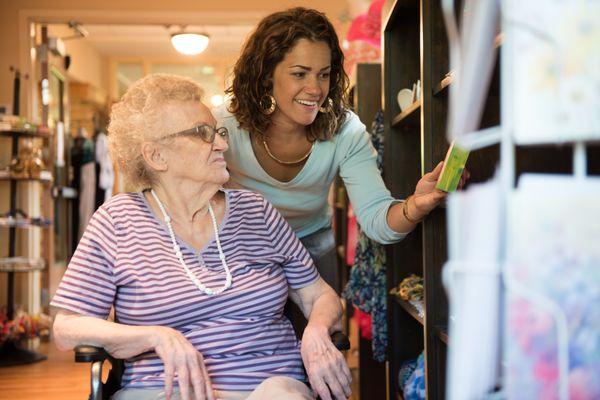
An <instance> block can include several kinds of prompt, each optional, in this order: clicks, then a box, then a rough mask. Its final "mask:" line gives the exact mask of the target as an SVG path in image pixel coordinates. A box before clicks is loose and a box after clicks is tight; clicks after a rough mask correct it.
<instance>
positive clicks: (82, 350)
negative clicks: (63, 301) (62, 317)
mask: <svg viewBox="0 0 600 400" xmlns="http://www.w3.org/2000/svg"><path fill="white" fill-rule="evenodd" d="M331 341H332V343H333V344H334V346H335V347H336V348H337V349H338V350H340V351H344V350H349V349H350V341H349V340H348V337H347V336H346V335H345V334H343V333H342V332H334V333H333V334H332V335H331ZM106 360H108V361H109V362H110V364H111V369H110V371H109V373H108V379H107V380H106V382H102V365H103V363H104V361H106ZM75 362H89V363H91V377H90V378H91V379H90V395H89V397H88V399H89V400H107V399H110V396H112V395H113V394H115V393H116V392H117V391H118V390H119V389H120V388H121V377H122V376H123V370H124V362H123V360H121V359H115V358H113V357H112V356H111V355H110V354H108V353H107V352H106V350H104V348H102V347H95V346H88V345H80V346H77V347H75Z"/></svg>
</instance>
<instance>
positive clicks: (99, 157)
mask: <svg viewBox="0 0 600 400" xmlns="http://www.w3.org/2000/svg"><path fill="white" fill-rule="evenodd" d="M95 148H96V165H97V168H96V169H97V181H96V185H97V188H96V207H99V206H101V205H102V204H103V203H104V202H105V201H107V200H108V199H110V198H111V197H112V193H113V185H114V183H115V173H114V170H113V163H112V159H111V158H110V153H109V152H108V138H107V137H106V135H105V134H104V132H100V133H98V134H97V135H96V143H95Z"/></svg>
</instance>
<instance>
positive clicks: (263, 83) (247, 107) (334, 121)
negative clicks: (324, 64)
mask: <svg viewBox="0 0 600 400" xmlns="http://www.w3.org/2000/svg"><path fill="white" fill-rule="evenodd" d="M299 39H308V40H310V41H312V42H324V43H326V44H327V45H328V46H329V48H330V49H331V74H330V89H329V93H328V95H327V97H328V98H329V99H331V100H332V106H331V107H330V108H329V109H328V111H327V112H320V113H318V115H317V117H316V118H315V120H314V121H313V123H312V124H310V125H309V126H308V127H307V134H306V136H307V138H308V139H309V140H310V141H315V140H322V141H324V140H329V139H331V138H332V137H333V135H335V134H336V133H337V131H338V130H339V128H340V127H341V125H342V123H343V122H344V120H345V118H346V110H347V104H346V100H345V95H346V92H347V90H348V85H349V84H348V81H349V80H348V75H346V72H345V71H344V53H343V52H342V49H341V48H340V43H339V40H338V36H337V34H336V32H335V29H334V28H333V25H332V24H331V22H329V20H328V19H327V17H326V16H325V14H323V13H321V12H319V11H317V10H312V9H307V8H302V7H296V8H290V9H288V10H285V11H280V12H276V13H273V14H271V15H268V16H267V17H265V18H264V19H263V20H262V21H261V22H260V23H259V24H258V26H257V27H256V30H255V31H254V32H253V33H252V35H251V36H250V37H249V38H248V40H247V41H246V43H245V44H244V48H243V50H242V55H241V56H240V58H239V59H238V60H237V62H236V64H235V67H234V70H233V74H234V78H233V83H232V85H231V86H230V87H229V88H227V90H226V93H227V94H230V95H231V103H230V105H229V111H230V112H231V113H232V114H233V115H234V116H235V117H236V119H237V121H238V124H239V125H240V127H241V128H243V129H245V130H247V131H248V132H252V133H254V134H258V135H264V134H265V132H266V130H267V128H268V127H269V124H270V122H271V118H270V116H269V115H265V114H264V113H263V112H262V110H263V107H261V100H263V99H265V98H266V96H268V95H269V94H270V93H271V91H272V89H273V85H272V81H271V78H272V77H273V71H274V70H275V67H276V66H277V64H279V63H280V62H281V61H282V60H283V58H284V57H285V55H286V54H287V53H288V52H289V51H291V50H292V48H293V47H294V46H295V45H296V43H297V41H298V40H299ZM324 105H327V101H326V103H325V104H324Z"/></svg>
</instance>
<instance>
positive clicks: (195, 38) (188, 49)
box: [171, 32, 210, 56]
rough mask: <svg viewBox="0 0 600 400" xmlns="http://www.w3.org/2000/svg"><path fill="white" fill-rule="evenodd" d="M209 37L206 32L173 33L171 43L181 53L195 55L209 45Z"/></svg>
mask: <svg viewBox="0 0 600 400" xmlns="http://www.w3.org/2000/svg"><path fill="white" fill-rule="evenodd" d="M209 40H210V39H209V37H208V35H207V34H206V33H192V32H179V33H175V34H173V35H171V44H172V45H173V47H174V48H175V50H177V51H178V52H180V53H181V54H185V55H188V56H195V55H197V54H200V53H202V52H203V51H204V50H206V47H208V42H209Z"/></svg>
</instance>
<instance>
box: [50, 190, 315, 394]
mask: <svg viewBox="0 0 600 400" xmlns="http://www.w3.org/2000/svg"><path fill="white" fill-rule="evenodd" d="M224 193H225V198H226V211H225V216H224V218H223V221H222V223H221V226H220V230H219V237H220V239H221V246H222V248H223V251H224V253H225V257H226V260H227V265H228V266H229V268H230V270H231V274H232V277H233V284H232V286H231V287H230V288H228V289H227V290H226V291H225V292H223V293H221V294H219V295H217V296H213V297H210V296H207V295H206V294H204V293H203V292H201V291H200V290H199V289H198V288H197V287H196V286H195V285H194V283H193V282H192V281H191V280H190V279H189V278H188V277H187V275H186V274H185V272H184V270H183V268H182V266H181V265H180V264H179V261H178V259H177V257H176V256H175V253H174V251H173V247H172V243H171V239H170V236H169V232H168V230H167V227H166V225H165V224H164V223H163V222H162V221H161V220H159V219H158V218H157V217H156V216H155V215H154V213H153V212H152V211H151V209H150V206H149V204H148V202H147V200H146V198H145V197H144V195H143V194H142V193H127V194H121V195H118V196H115V197H113V198H112V199H111V200H110V201H108V202H107V203H105V204H104V205H103V206H102V207H100V208H99V209H98V210H97V211H96V213H95V214H94V216H93V217H92V219H91V220H90V223H89V225H88V227H87V229H86V231H85V234H84V235H83V237H82V239H81V241H80V242H79V245H78V246H77V250H76V251H75V254H74V255H73V258H72V259H71V262H70V263H69V266H68V268H67V271H66V273H65V275H64V277H63V279H62V281H61V283H60V286H59V288H58V291H57V292H56V295H55V296H54V298H53V300H52V303H51V305H53V306H55V307H59V308H63V309H66V310H69V311H73V312H75V313H78V314H81V315H86V316H93V317H97V318H103V319H106V318H107V317H108V314H109V312H110V309H111V306H113V305H114V307H115V311H116V315H117V318H118V320H119V322H120V323H123V324H127V325H162V326H168V327H171V328H174V329H177V330H178V331H180V332H181V333H182V334H183V335H184V336H185V337H186V338H187V339H188V340H189V341H190V343H192V344H193V345H194V347H195V348H196V349H198V351H199V352H200V353H201V354H202V355H203V356H204V360H205V363H206V366H207V369H208V373H209V375H210V378H211V381H212V384H213V386H214V388H215V389H217V390H227V391H229V390H232V391H250V390H253V389H254V388H255V387H256V386H257V385H259V384H260V383H261V382H262V381H263V380H264V379H266V378H268V377H271V376H277V375H284V376H289V377H292V378H295V379H299V380H305V373H304V369H303V366H302V359H301V357H300V343H299V341H298V340H297V338H296V336H295V334H294V330H293V328H292V326H291V324H290V322H289V320H288V319H287V318H286V317H284V316H283V306H284V304H285V303H286V301H287V298H288V288H293V289H298V288H302V287H305V286H307V285H310V284H312V283H314V282H315V281H316V280H317V279H318V278H319V275H318V273H317V271H316V269H315V267H314V265H313V263H312V260H311V258H310V256H309V254H308V252H307V251H306V250H305V249H304V247H303V246H302V245H301V244H300V242H299V240H298V239H297V238H296V236H295V235H294V233H293V231H292V229H291V228H290V226H289V225H288V224H287V223H286V222H285V221H284V219H283V218H282V217H281V215H280V214H279V213H278V212H277V211H276V210H275V208H274V207H273V206H272V205H271V204H270V203H268V202H267V201H266V200H265V199H264V198H263V197H262V196H261V195H259V194H256V193H252V192H249V191H243V190H225V191H224ZM178 241H179V245H180V247H181V250H182V253H183V256H184V259H185V263H186V264H187V265H188V267H189V268H190V269H191V271H192V272H193V273H194V274H195V275H196V276H197V277H198V278H199V279H200V280H201V281H202V283H204V285H206V286H207V287H210V288H213V289H216V288H219V287H221V286H222V285H223V283H224V281H225V273H224V271H223V267H222V265H221V261H220V260H219V254H218V250H217V246H216V243H215V241H214V239H213V240H212V241H211V242H209V243H208V244H207V245H206V246H205V247H204V248H203V249H201V250H199V251H198V250H196V249H194V248H192V247H191V246H190V245H188V244H187V243H185V242H184V241H182V240H181V239H178ZM202 264H204V265H205V267H203V266H202ZM122 384H123V387H138V388H148V387H162V386H163V385H164V369H163V363H162V361H161V360H160V358H158V356H157V355H156V353H154V352H148V353H144V354H140V355H139V356H137V357H134V358H132V359H129V360H126V363H125V373H124V376H123V383H122Z"/></svg>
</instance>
